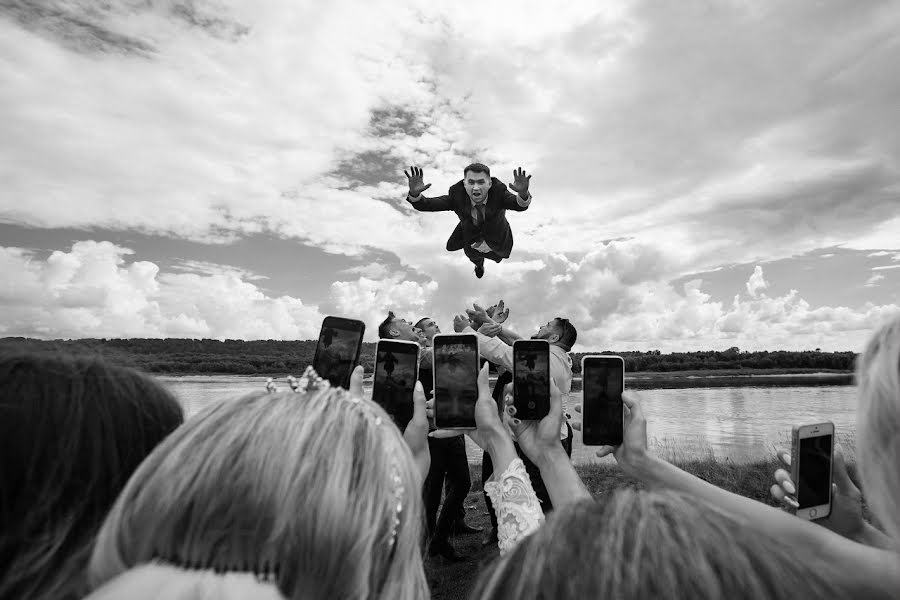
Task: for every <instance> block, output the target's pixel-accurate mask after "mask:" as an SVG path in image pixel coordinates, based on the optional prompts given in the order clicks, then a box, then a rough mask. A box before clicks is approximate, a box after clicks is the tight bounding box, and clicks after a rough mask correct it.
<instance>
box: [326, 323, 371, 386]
mask: <svg viewBox="0 0 900 600" xmlns="http://www.w3.org/2000/svg"><path fill="white" fill-rule="evenodd" d="M365 329H366V326H365V324H364V323H363V322H362V321H356V320H354V319H343V318H341V317H325V320H324V321H322V329H321V331H320V332H319V343H318V344H317V345H316V356H315V358H314V359H313V368H314V369H315V370H316V373H318V374H319V377H321V378H322V379H327V380H328V381H330V382H331V385H333V386H340V387H342V388H345V389H348V388H349V387H350V374H351V373H353V368H354V367H356V363H357V362H358V361H359V350H360V347H361V345H362V339H363V334H364V333H365Z"/></svg>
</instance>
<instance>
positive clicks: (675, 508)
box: [472, 488, 829, 600]
mask: <svg viewBox="0 0 900 600" xmlns="http://www.w3.org/2000/svg"><path fill="white" fill-rule="evenodd" d="M795 550H796V549H785V548H784V547H783V546H782V545H780V544H779V543H778V542H777V541H776V540H771V539H769V538H766V537H762V536H760V535H759V533H758V532H757V531H755V530H752V529H751V528H749V527H746V526H745V525H743V524H741V523H740V522H738V521H737V520H736V519H734V518H732V517H730V516H728V515H725V514H723V513H721V512H719V511H717V510H715V509H714V508H712V507H710V506H708V505H706V504H705V503H703V502H700V501H698V500H697V499H696V498H689V497H685V496H682V495H679V494H677V493H675V492H668V491H667V492H647V491H638V490H634V489H630V488H624V489H621V490H619V491H618V492H616V493H614V494H613V495H611V496H610V498H609V499H608V500H607V501H606V502H605V504H603V505H598V504H597V503H595V502H594V501H592V500H587V501H582V502H579V503H575V504H571V505H568V506H564V507H562V508H560V509H558V510H557V511H555V512H554V514H553V515H552V516H551V517H550V518H549V519H548V521H547V523H546V524H545V525H544V527H542V528H541V529H539V530H538V531H537V532H536V533H534V534H532V535H531V536H530V537H528V538H526V539H525V540H524V541H523V542H522V543H521V544H519V546H517V547H516V549H515V550H514V551H513V552H511V553H510V554H508V555H506V556H505V557H503V558H502V559H501V560H500V561H499V562H498V563H497V564H496V565H495V566H494V568H493V569H490V570H488V571H486V572H485V573H484V574H483V575H482V577H481V579H480V580H479V583H478V584H477V586H476V592H475V593H474V594H473V596H472V597H473V598H475V599H478V600H501V599H507V598H508V599H513V598H515V599H522V600H550V599H554V600H556V599H558V600H581V599H583V598H632V599H634V600H641V599H649V598H685V599H688V598H690V599H692V600H693V599H697V600H702V599H704V598H709V599H713V598H736V599H741V598H746V599H748V600H749V599H755V598H769V599H780V598H784V599H788V598H797V597H804V598H820V597H826V595H827V594H828V593H829V586H828V584H827V583H825V582H823V581H821V579H820V577H819V575H818V574H817V573H816V572H815V570H814V569H813V568H811V567H809V566H806V565H803V564H796V561H795V560H793V558H792V556H791V553H792V552H794V551H795ZM798 592H801V593H800V594H799V596H798Z"/></svg>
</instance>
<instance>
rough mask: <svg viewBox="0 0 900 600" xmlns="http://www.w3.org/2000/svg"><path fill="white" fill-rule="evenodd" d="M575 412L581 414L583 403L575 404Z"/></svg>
mask: <svg viewBox="0 0 900 600" xmlns="http://www.w3.org/2000/svg"><path fill="white" fill-rule="evenodd" d="M575 412H577V413H579V414H581V405H580V404H576V405H575Z"/></svg>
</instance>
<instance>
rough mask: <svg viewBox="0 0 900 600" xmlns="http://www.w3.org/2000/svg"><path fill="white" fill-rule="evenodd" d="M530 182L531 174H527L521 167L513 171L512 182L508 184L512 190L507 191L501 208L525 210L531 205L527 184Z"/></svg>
mask: <svg viewBox="0 0 900 600" xmlns="http://www.w3.org/2000/svg"><path fill="white" fill-rule="evenodd" d="M530 183H531V175H527V174H526V173H525V171H524V170H523V169H522V167H519V168H518V169H515V170H514V171H513V183H510V184H509V189H511V190H512V191H513V192H516V193H515V194H513V193H512V192H507V193H506V196H505V197H504V198H503V208H506V209H508V210H517V211H519V212H521V211H523V210H527V209H528V207H529V206H531V192H529V191H528V186H529V184H530Z"/></svg>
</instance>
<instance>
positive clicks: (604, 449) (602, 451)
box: [595, 446, 616, 458]
mask: <svg viewBox="0 0 900 600" xmlns="http://www.w3.org/2000/svg"><path fill="white" fill-rule="evenodd" d="M615 450H616V449H615V447H614V446H600V447H599V448H598V449H597V452H595V454H596V455H597V458H603V457H604V456H609V455H610V454H612V453H613V452H615Z"/></svg>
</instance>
